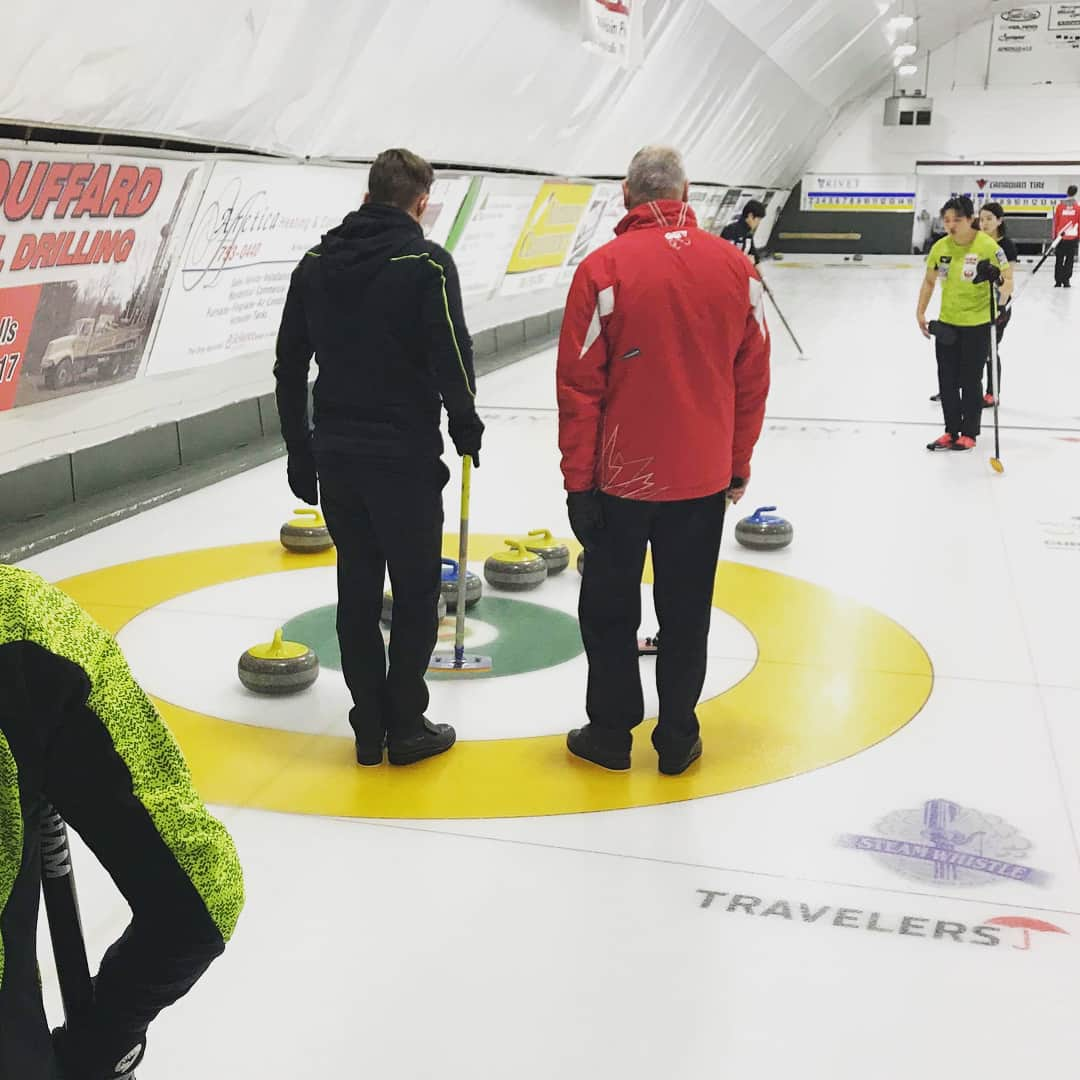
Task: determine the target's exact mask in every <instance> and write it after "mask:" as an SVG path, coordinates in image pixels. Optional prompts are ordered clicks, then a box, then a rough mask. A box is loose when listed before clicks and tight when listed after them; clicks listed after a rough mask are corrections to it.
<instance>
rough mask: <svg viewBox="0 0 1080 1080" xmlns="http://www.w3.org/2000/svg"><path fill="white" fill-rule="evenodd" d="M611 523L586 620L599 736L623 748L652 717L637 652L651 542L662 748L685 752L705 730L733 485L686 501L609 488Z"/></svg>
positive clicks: (588, 595)
mask: <svg viewBox="0 0 1080 1080" xmlns="http://www.w3.org/2000/svg"><path fill="white" fill-rule="evenodd" d="M602 499H603V504H604V520H605V526H604V529H603V530H602V531H601V532H600V534H599V535H598V538H597V542H596V543H595V545H594V546H592V547H589V548H588V549H587V557H586V560H585V574H584V577H583V578H582V582H581V597H580V600H579V602H578V619H579V622H580V624H581V637H582V640H583V641H584V643H585V652H586V655H587V656H588V660H589V681H588V690H587V692H586V698H585V710H586V712H587V714H588V717H589V722H590V723H591V724H592V725H593V729H594V731H595V732H596V735H597V738H598V740H600V741H603V742H606V743H608V744H610V745H611V746H612V747H613V748H616V749H622V748H624V747H626V746H629V744H630V741H631V734H630V732H631V730H632V729H633V728H635V727H636V726H637V725H638V724H640V723H641V721H642V720H643V719H644V713H645V705H644V700H643V696H642V690H641V675H640V670H639V662H638V652H637V628H638V625H639V624H640V622H641V572H642V569H643V567H644V564H645V550H646V547H648V546H650V545H651V547H652V559H653V572H654V583H653V597H654V600H655V603H656V614H657V617H658V621H659V624H660V636H661V637H662V638H663V642H664V645H663V648H662V649H661V650H660V651H659V653H658V654H657V658H656V686H657V690H658V691H659V694H660V722H659V724H658V725H657V728H656V732H655V733H654V735H653V744H654V745H655V746H656V747H657V748H658V749H660V748H663V749H665V750H672V751H677V750H681V749H683V748H684V747H689V745H690V744H691V743H692V742H693V741H694V739H696V738H697V736H698V720H697V715H696V714H695V711H694V710H695V708H696V707H697V703H698V698H699V697H700V696H701V688H702V686H703V685H704V683H705V667H706V655H707V648H708V635H709V621H710V617H711V614H712V594H713V581H714V578H715V575H716V560H717V558H718V557H719V553H720V538H721V535H722V533H723V528H724V507H725V499H726V497H725V493H724V492H720V493H718V494H716V495H710V496H708V497H707V498H704V499H689V500H686V501H684V502H667V503H664V502H637V501H634V500H632V499H617V498H614V497H613V496H610V495H604V496H602Z"/></svg>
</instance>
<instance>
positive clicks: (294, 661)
mask: <svg viewBox="0 0 1080 1080" xmlns="http://www.w3.org/2000/svg"><path fill="white" fill-rule="evenodd" d="M236 673H237V675H239V676H240V681H241V682H242V683H243V684H244V685H245V686H246V687H247V688H248V689H249V690H254V691H255V693H256V694H295V693H296V692H297V691H298V690H306V689H307V688H308V687H309V686H310V685H311V684H312V683H313V682H314V681H315V680H316V679H317V678H318V677H319V658H318V657H317V656H316V655H315V653H314V652H313V651H312V650H311V649H309V648H308V647H307V646H306V645H302V644H300V642H299V641H283V640H282V637H281V630H275V631H274V640H273V641H271V642H269V643H268V644H265V645H253V646H252V647H251V648H250V649H248V651H247V652H246V653H244V655H243V656H241V657H240V662H239V663H238V664H237V666H236Z"/></svg>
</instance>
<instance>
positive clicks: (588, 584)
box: [557, 147, 770, 775]
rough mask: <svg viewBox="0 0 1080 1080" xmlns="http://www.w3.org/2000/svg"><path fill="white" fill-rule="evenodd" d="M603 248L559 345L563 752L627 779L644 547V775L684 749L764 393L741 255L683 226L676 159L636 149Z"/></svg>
mask: <svg viewBox="0 0 1080 1080" xmlns="http://www.w3.org/2000/svg"><path fill="white" fill-rule="evenodd" d="M623 193H624V196H625V199H626V207H627V211H628V212H627V214H626V216H625V217H624V218H623V219H622V221H621V222H619V224H618V226H617V227H616V229H615V234H616V235H615V239H614V240H612V241H611V242H610V243H608V244H605V245H604V246H603V247H601V248H599V249H598V250H596V251H594V252H593V253H592V254H591V255H590V256H589V257H588V258H587V259H585V261H584V262H583V263H582V264H581V265H580V266H579V267H578V269H577V272H576V274H575V275H574V280H573V283H572V285H571V286H570V294H569V296H568V297H567V301H566V314H565V316H564V319H563V325H562V334H561V337H560V341H559V359H558V371H557V383H558V386H557V389H558V399H559V446H560V449H561V450H562V471H563V477H564V480H565V484H566V490H567V492H568V495H567V508H568V510H569V515H570V526H571V528H572V529H573V530H574V535H575V536H576V537H577V538H578V540H580V541H581V543H582V545H583V546H584V547H585V551H586V560H585V573H584V576H583V578H582V584H581V598H580V601H579V605H578V616H579V620H580V624H581V636H582V640H583V641H584V644H585V651H586V655H587V657H588V661H589V676H588V689H587V692H586V701H585V710H586V713H587V715H588V718H589V723H588V724H587V725H586V726H585V727H582V728H579V729H577V730H575V731H571V732H570V734H569V736H568V737H567V746H568V748H569V749H570V752H571V753H573V754H575V755H577V756H578V757H581V758H585V759H586V760H588V761H591V762H593V763H595V764H597V765H602V766H604V767H605V768H608V769H617V770H621V769H628V768H629V767H630V749H631V745H632V741H633V734H632V731H633V728H634V727H636V726H637V725H638V724H640V723H641V721H642V719H643V718H644V703H643V698H642V690H641V678H640V675H639V672H638V652H637V636H636V635H637V627H638V624H639V622H640V621H641V575H642V569H643V567H644V562H645V551H646V547H647V546H649V545H651V547H652V558H653V570H654V599H655V603H656V613H657V615H658V617H659V623H660V636H661V638H662V639H663V643H664V644H663V647H662V649H661V650H660V652H659V655H658V657H657V665H656V681H657V689H658V691H659V695H660V720H659V723H658V725H657V728H656V731H655V732H654V734H653V745H654V747H655V748H656V750H657V753H658V754H659V767H660V771H661V772H662V773H665V774H668V775H677V774H678V773H681V772H683V771H685V770H686V769H687V768H688V767H689V766H690V765H691V764H692V763H693V762H694V761H696V760H697V758H698V757H700V756H701V738H700V735H699V728H698V721H697V716H696V715H695V711H694V710H695V708H696V706H697V701H698V697H699V696H700V694H701V689H702V686H703V685H704V681H705V666H706V645H707V638H708V632H709V617H710V613H711V609H712V593H713V581H714V577H715V573H716V561H717V558H718V556H719V549H720V537H721V532H722V529H723V524H724V510H725V505H726V500H727V499H728V498H730V499H731V501H732V502H737V501H738V500H739V499H740V498H741V497H742V495H743V494H744V492H745V489H746V484H747V482H748V480H749V478H750V457H751V455H752V453H753V450H754V445H755V443H756V442H757V440H758V436H759V435H760V433H761V425H762V422H763V420H764V415H765V398H766V396H767V394H768V390H769V354H770V342H769V332H768V329H767V327H766V325H765V316H764V309H763V306H762V300H763V288H762V284H761V281H760V279H759V277H758V274H757V271H756V270H755V269H754V266H753V264H752V263H751V261H750V260H749V259H748V258H747V257H746V255H744V254H743V253H742V252H741V251H738V250H737V249H736V248H735V247H733V246H732V245H731V244H729V243H728V242H727V241H725V240H722V239H720V238H719V237H715V236H712V235H710V234H709V233H707V232H705V231H704V230H702V229H699V228H698V227H697V221H696V219H695V217H694V212H693V210H691V208H690V206H689V204H688V203H687V196H688V194H689V185H688V183H687V179H686V173H685V170H684V168H683V164H682V160H681V158H680V156H679V154H678V153H677V152H676V151H675V150H672V149H668V148H666V147H646V148H645V149H643V150H641V151H639V152H638V153H637V155H636V156H635V157H634V160H633V161H632V162H631V163H630V169H629V171H628V174H627V178H626V180H625V181H624V183H623Z"/></svg>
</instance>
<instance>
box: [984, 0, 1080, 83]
mask: <svg viewBox="0 0 1080 1080" xmlns="http://www.w3.org/2000/svg"><path fill="white" fill-rule="evenodd" d="M990 83H991V85H998V86H1006V85H1012V86H1015V85H1033V84H1039V85H1042V84H1045V83H1080V3H1075V2H1074V3H1068V4H1016V5H1015V6H1013V7H1009V8H1006V9H1005V10H1003V11H999V12H998V13H997V14H996V15H995V16H994V26H993V38H992V40H991V43H990Z"/></svg>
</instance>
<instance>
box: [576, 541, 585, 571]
mask: <svg viewBox="0 0 1080 1080" xmlns="http://www.w3.org/2000/svg"><path fill="white" fill-rule="evenodd" d="M577 572H578V573H579V574H582V575H584V573H585V549H584V548H582V549H581V551H579V552H578V557H577Z"/></svg>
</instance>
